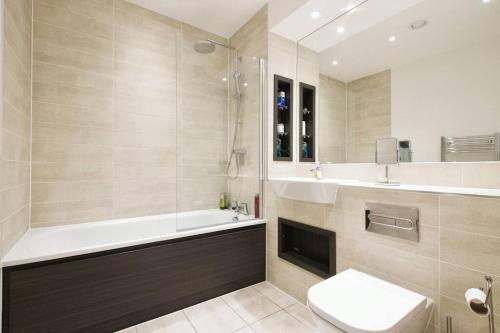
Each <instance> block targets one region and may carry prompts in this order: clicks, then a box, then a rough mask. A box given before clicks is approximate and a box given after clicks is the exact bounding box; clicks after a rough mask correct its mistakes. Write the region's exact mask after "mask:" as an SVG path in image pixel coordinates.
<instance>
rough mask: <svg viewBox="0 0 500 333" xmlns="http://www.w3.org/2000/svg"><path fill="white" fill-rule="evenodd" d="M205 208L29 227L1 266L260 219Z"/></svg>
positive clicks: (133, 243) (90, 251) (67, 255)
mask: <svg viewBox="0 0 500 333" xmlns="http://www.w3.org/2000/svg"><path fill="white" fill-rule="evenodd" d="M234 216H235V213H234V212H232V211H229V210H220V209H209V210H199V211H190V212H183V213H178V214H164V215H155V216H146V217H137V218H126V219H115V220H108V221H100V222H90V223H82V224H70V225H64V226H54V227H43V228H33V229H29V230H28V231H27V232H26V233H25V234H24V236H23V237H22V238H21V239H20V240H19V241H18V242H17V243H16V244H15V246H14V247H13V248H12V249H11V250H10V251H9V252H8V253H7V255H6V256H5V257H4V259H3V264H2V265H3V266H4V267H8V266H14V265H21V264H27V263H33V262H38V261H45V260H51V259H58V258H64V257H69V256H76V255H82V254H87V253H93V252H99V251H105V250H111V249H116V248H122V247H128V246H134V245H140V244H146V243H153V242H158V241H164V240H168V239H174V238H181V237H187V236H193V235H198V234H202V233H210V232H214V231H219V230H227V229H232V228H238V227H245V226H249V225H255V224H261V223H264V221H263V220H260V219H257V220H255V219H253V216H252V215H250V216H245V215H239V222H233V221H232V219H233V217H234Z"/></svg>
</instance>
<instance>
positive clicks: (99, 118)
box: [33, 102, 113, 130]
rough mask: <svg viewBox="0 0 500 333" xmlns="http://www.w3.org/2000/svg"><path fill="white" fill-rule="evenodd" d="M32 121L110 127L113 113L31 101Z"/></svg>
mask: <svg viewBox="0 0 500 333" xmlns="http://www.w3.org/2000/svg"><path fill="white" fill-rule="evenodd" d="M33 122H37V123H52V124H65V125H69V126H80V127H97V128H106V129H108V130H111V129H112V126H113V113H112V112H111V110H107V109H101V108H79V107H70V106H64V105H56V104H49V103H42V102H33Z"/></svg>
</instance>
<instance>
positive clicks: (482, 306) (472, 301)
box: [465, 288, 490, 317]
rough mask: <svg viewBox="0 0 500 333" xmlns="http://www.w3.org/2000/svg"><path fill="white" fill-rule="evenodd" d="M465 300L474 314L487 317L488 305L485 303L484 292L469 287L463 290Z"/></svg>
mask: <svg viewBox="0 0 500 333" xmlns="http://www.w3.org/2000/svg"><path fill="white" fill-rule="evenodd" d="M465 301H466V302H467V305H468V306H469V308H470V309H471V311H472V312H474V313H475V314H476V315H478V316H481V317H487V316H488V315H489V312H490V310H489V307H488V306H487V304H486V294H485V293H484V291H482V290H481V289H477V288H471V289H468V290H467V291H466V292H465Z"/></svg>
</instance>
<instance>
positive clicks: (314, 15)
mask: <svg viewBox="0 0 500 333" xmlns="http://www.w3.org/2000/svg"><path fill="white" fill-rule="evenodd" d="M311 17H312V18H313V19H317V18H318V17H319V12H318V11H314V12H312V13H311Z"/></svg>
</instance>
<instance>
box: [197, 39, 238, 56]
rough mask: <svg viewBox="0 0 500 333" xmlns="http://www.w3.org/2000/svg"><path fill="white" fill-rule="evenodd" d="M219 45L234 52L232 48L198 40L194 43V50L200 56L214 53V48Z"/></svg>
mask: <svg viewBox="0 0 500 333" xmlns="http://www.w3.org/2000/svg"><path fill="white" fill-rule="evenodd" d="M217 45H219V46H222V47H225V48H226V49H230V50H234V47H232V46H229V45H226V44H222V43H219V42H216V41H214V40H211V39H204V40H199V41H197V42H195V43H194V49H195V51H196V52H198V53H201V54H209V53H214V52H215V47H216V46H217Z"/></svg>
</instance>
